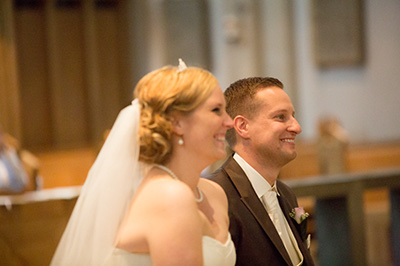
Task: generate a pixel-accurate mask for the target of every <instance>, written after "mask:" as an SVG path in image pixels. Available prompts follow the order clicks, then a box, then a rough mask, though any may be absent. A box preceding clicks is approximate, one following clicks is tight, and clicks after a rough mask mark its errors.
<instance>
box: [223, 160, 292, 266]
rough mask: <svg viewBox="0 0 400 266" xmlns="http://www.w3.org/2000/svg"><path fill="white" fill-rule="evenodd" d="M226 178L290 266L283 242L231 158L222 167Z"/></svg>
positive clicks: (241, 171)
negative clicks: (226, 175)
mask: <svg viewBox="0 0 400 266" xmlns="http://www.w3.org/2000/svg"><path fill="white" fill-rule="evenodd" d="M224 168H225V170H226V172H227V174H228V177H229V178H230V179H231V181H232V183H233V184H234V186H235V187H236V189H237V191H238V192H239V195H240V198H241V200H242V202H243V203H244V205H245V206H246V207H247V208H248V209H249V211H250V212H251V213H252V215H253V216H254V218H255V219H256V220H257V222H258V223H259V224H260V225H261V227H262V228H263V230H264V232H265V233H266V234H267V235H268V237H269V238H270V239H271V241H272V243H273V244H274V245H275V247H276V248H277V249H278V251H279V253H280V254H281V255H282V257H283V258H284V259H285V261H286V263H287V264H288V265H292V262H291V260H290V257H289V254H288V253H287V251H286V248H285V246H284V245H283V242H282V240H281V238H280V236H279V235H278V232H277V231H276V228H275V226H274V224H273V223H272V221H271V219H270V218H269V215H268V213H267V211H266V210H265V207H264V205H263V204H262V203H261V201H260V199H259V198H258V197H257V194H256V192H255V191H254V189H253V187H252V185H251V183H250V181H249V179H248V178H247V177H246V174H245V173H244V172H243V170H242V168H241V167H240V166H239V165H238V164H237V162H236V161H235V160H234V159H233V158H232V157H231V158H230V159H229V160H228V162H227V163H226V164H225V166H224Z"/></svg>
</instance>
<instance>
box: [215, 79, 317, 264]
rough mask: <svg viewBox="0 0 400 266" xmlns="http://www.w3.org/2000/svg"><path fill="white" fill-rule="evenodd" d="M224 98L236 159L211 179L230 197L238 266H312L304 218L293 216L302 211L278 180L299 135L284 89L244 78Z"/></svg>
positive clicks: (275, 82)
mask: <svg viewBox="0 0 400 266" xmlns="http://www.w3.org/2000/svg"><path fill="white" fill-rule="evenodd" d="M225 97H226V102H227V112H228V114H229V115H230V116H231V117H232V119H233V121H234V127H233V128H232V129H230V130H229V131H228V133H227V135H226V139H227V142H228V144H229V145H230V147H231V148H232V150H233V151H234V154H233V155H232V156H231V157H230V158H229V159H228V160H227V161H226V162H225V163H224V165H223V166H222V167H221V168H220V169H218V170H217V171H216V172H214V173H213V174H212V175H211V176H210V177H209V178H210V179H212V180H214V181H216V182H217V183H219V184H220V185H221V186H222V187H223V188H224V190H225V192H226V194H227V196H228V200H229V217H230V232H231V235H232V239H233V241H234V243H235V247H236V253H237V262H236V265H252V266H254V265H314V262H313V260H312V258H311V255H310V252H309V241H310V240H309V238H308V239H307V235H306V218H307V215H308V214H306V213H305V214H303V216H301V218H302V219H297V221H296V220H295V218H298V217H297V215H296V216H295V217H292V215H291V214H293V212H295V211H296V210H297V214H298V211H301V210H302V208H299V209H297V207H298V204H297V199H296V196H295V195H294V193H293V192H292V190H291V189H290V188H289V187H288V186H287V185H285V184H284V183H282V182H281V181H280V180H278V179H277V178H278V174H279V172H280V170H281V168H282V167H283V166H284V165H286V164H287V163H288V162H290V161H291V160H293V159H294V158H295V157H296V151H295V143H294V141H295V138H296V136H297V135H298V134H300V133H301V127H300V125H299V123H298V122H297V120H296V119H295V117H294V108H293V105H292V103H291V101H290V99H289V96H288V95H287V94H286V93H285V92H284V91H283V84H282V83H281V82H280V81H279V80H277V79H275V78H258V77H255V78H247V79H242V80H238V81H236V82H235V83H233V84H231V85H230V86H229V87H228V89H226V91H225ZM295 208H296V209H295ZM293 216H294V215H293Z"/></svg>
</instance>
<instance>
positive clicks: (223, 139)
mask: <svg viewBox="0 0 400 266" xmlns="http://www.w3.org/2000/svg"><path fill="white" fill-rule="evenodd" d="M217 140H218V141H225V137H217Z"/></svg>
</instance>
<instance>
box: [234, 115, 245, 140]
mask: <svg viewBox="0 0 400 266" xmlns="http://www.w3.org/2000/svg"><path fill="white" fill-rule="evenodd" d="M233 127H234V128H235V130H236V132H237V133H238V134H239V136H241V137H242V138H244V139H248V138H249V134H248V131H249V121H248V120H247V118H246V117H244V116H241V115H238V116H236V117H235V118H234V119H233Z"/></svg>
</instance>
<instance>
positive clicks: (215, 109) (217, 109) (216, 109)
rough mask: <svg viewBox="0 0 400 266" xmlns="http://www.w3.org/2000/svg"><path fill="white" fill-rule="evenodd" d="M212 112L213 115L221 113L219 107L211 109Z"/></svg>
mask: <svg viewBox="0 0 400 266" xmlns="http://www.w3.org/2000/svg"><path fill="white" fill-rule="evenodd" d="M212 111H213V112H214V113H218V114H219V113H221V108H219V107H216V108H214V109H212Z"/></svg>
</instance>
